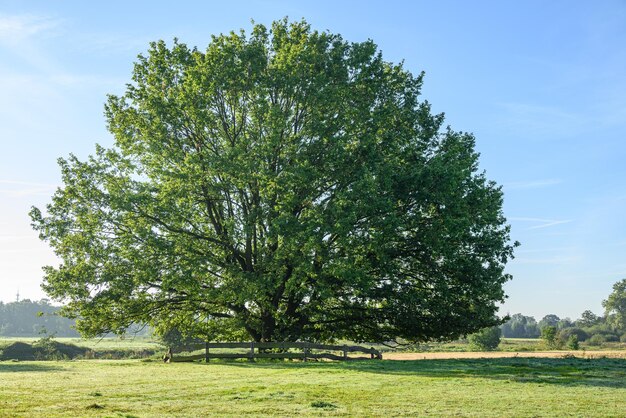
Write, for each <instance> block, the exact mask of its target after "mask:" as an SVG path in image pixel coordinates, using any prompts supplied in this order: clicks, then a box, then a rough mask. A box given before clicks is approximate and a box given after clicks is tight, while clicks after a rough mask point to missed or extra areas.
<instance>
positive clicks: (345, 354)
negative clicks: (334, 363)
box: [343, 345, 348, 360]
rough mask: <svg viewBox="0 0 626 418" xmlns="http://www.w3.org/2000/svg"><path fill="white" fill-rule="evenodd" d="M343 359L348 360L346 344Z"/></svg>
mask: <svg viewBox="0 0 626 418" xmlns="http://www.w3.org/2000/svg"><path fill="white" fill-rule="evenodd" d="M343 359H344V360H348V347H347V346H345V345H344V346H343Z"/></svg>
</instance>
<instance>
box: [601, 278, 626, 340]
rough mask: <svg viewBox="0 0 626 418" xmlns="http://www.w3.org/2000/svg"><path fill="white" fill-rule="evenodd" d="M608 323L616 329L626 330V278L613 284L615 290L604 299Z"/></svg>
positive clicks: (603, 304)
mask: <svg viewBox="0 0 626 418" xmlns="http://www.w3.org/2000/svg"><path fill="white" fill-rule="evenodd" d="M602 306H603V307H604V309H605V315H606V319H607V323H609V324H611V325H612V326H613V327H614V328H615V329H617V330H622V331H626V279H622V280H620V281H619V282H617V283H615V284H614V285H613V292H611V294H610V295H609V297H608V298H607V299H606V300H604V301H602Z"/></svg>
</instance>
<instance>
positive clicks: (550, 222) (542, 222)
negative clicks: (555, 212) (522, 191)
mask: <svg viewBox="0 0 626 418" xmlns="http://www.w3.org/2000/svg"><path fill="white" fill-rule="evenodd" d="M508 219H509V220H510V221H516V222H529V223H534V224H535V225H532V226H530V227H529V228H527V229H542V228H549V227H551V226H555V225H561V224H566V223H570V222H572V220H571V219H544V218H524V217H512V218H508Z"/></svg>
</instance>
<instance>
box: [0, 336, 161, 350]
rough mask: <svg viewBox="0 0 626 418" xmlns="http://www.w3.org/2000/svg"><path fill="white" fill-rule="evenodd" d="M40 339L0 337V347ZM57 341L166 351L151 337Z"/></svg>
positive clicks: (95, 348) (112, 348)
mask: <svg viewBox="0 0 626 418" xmlns="http://www.w3.org/2000/svg"><path fill="white" fill-rule="evenodd" d="M37 340H39V337H0V348H2V347H4V346H7V345H9V344H11V343H12V342H17V341H19V342H25V343H29V344H32V343H34V342H35V341H37ZM54 340H55V341H58V342H61V343H65V344H73V345H77V346H80V347H86V348H89V349H91V350H157V351H159V350H160V351H165V349H164V348H163V346H162V345H160V344H159V343H158V342H156V341H154V340H153V339H151V338H145V337H141V338H124V339H121V338H114V337H106V338H91V339H84V338H63V337H58V338H56V337H55V338H54Z"/></svg>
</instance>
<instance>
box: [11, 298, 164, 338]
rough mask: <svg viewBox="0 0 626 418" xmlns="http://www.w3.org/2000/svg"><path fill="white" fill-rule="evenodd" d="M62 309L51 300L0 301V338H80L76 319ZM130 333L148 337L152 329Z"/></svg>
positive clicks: (135, 327)
mask: <svg viewBox="0 0 626 418" xmlns="http://www.w3.org/2000/svg"><path fill="white" fill-rule="evenodd" d="M61 308H62V307H61V306H54V305H52V304H50V301H49V300H48V299H41V300H38V301H32V300H30V299H24V300H20V301H16V302H9V303H3V302H0V337H46V336H50V337H70V338H78V337H80V334H79V333H78V331H76V329H75V327H76V320H75V319H70V318H66V317H63V316H61V312H60V311H61ZM126 332H127V333H128V334H132V335H134V336H146V335H151V334H152V329H151V328H149V327H147V326H145V325H141V324H132V325H131V326H130V327H128V328H127V329H126Z"/></svg>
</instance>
